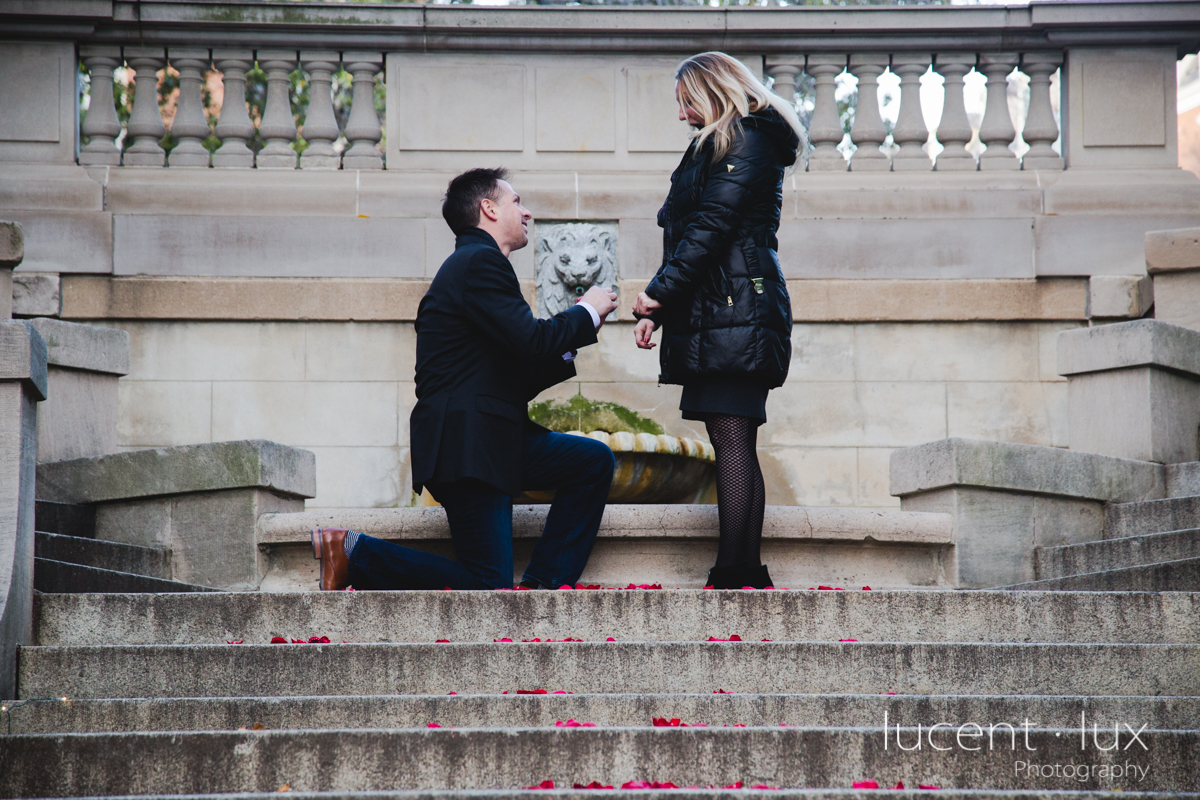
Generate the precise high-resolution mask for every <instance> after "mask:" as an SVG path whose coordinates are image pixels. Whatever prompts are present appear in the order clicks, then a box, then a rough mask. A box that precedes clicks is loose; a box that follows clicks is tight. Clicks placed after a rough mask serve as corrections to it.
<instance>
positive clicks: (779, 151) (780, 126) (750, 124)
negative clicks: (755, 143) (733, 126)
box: [741, 106, 800, 167]
mask: <svg viewBox="0 0 1200 800" xmlns="http://www.w3.org/2000/svg"><path fill="white" fill-rule="evenodd" d="M741 124H742V126H743V127H747V128H754V129H755V130H757V131H759V132H761V133H764V134H766V135H767V136H768V137H770V139H771V143H772V144H773V145H774V151H775V154H776V155H777V156H778V158H779V161H780V163H781V164H783V165H784V166H786V167H790V166H791V165H792V164H795V163H796V158H797V155H796V153H797V151H798V150H799V148H800V137H799V136H797V135H796V131H795V130H793V129H792V126H791V125H789V124H788V121H787V120H785V119H784V118H783V115H782V114H780V113H779V112H778V111H776V110H775V109H774V108H772V107H771V106H767V107H766V108H764V109H762V110H761V111H755V112H754V113H753V114H748V115H747V116H744V117H742V119H741Z"/></svg>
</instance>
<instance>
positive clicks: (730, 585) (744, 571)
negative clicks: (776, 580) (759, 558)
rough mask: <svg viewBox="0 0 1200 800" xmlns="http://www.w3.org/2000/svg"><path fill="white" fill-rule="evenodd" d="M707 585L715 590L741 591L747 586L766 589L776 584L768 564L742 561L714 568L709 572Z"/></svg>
mask: <svg viewBox="0 0 1200 800" xmlns="http://www.w3.org/2000/svg"><path fill="white" fill-rule="evenodd" d="M705 585H706V586H711V587H713V588H714V589H741V588H743V587H745V586H753V587H754V588H755V589H765V588H767V587H768V586H773V585H774V584H772V583H771V576H770V574H769V573H768V572H767V565H766V564H757V563H755V562H753V561H742V562H741V563H738V564H730V565H729V566H728V567H713V568H712V569H710V570H709V571H708V583H706V584H705Z"/></svg>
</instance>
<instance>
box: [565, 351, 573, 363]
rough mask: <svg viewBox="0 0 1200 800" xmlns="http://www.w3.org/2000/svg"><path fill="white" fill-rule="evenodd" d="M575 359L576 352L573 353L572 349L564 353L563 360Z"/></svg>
mask: <svg viewBox="0 0 1200 800" xmlns="http://www.w3.org/2000/svg"><path fill="white" fill-rule="evenodd" d="M574 360H575V354H574V353H572V352H571V351H570V350H568V351H567V352H565V353H563V361H574Z"/></svg>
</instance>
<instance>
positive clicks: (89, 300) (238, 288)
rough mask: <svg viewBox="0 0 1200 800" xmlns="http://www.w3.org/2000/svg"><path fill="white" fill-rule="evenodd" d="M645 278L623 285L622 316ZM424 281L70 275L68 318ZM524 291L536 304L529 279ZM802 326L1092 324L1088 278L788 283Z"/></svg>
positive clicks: (66, 281) (242, 305)
mask: <svg viewBox="0 0 1200 800" xmlns="http://www.w3.org/2000/svg"><path fill="white" fill-rule="evenodd" d="M648 282H649V280H648V279H636V280H622V281H621V282H620V295H621V296H620V304H621V306H620V310H619V318H620V319H621V320H623V321H630V320H632V319H633V316H632V314H631V313H630V307H631V306H632V304H633V298H635V297H636V296H637V293H638V292H639V291H641V290H642V289H643V288H645V286H646V284H647V283H648ZM428 287H429V281H428V280H426V279H423V278H413V279H408V278H396V279H391V278H224V277H148V276H138V277H115V278H114V277H111V276H108V275H64V276H63V277H62V286H61V292H62V316H63V318H64V319H75V320H92V319H178V320H235V321H241V320H246V321H274V320H279V321H293V320H296V321H299V320H315V321H346V320H361V321H364V322H408V321H412V320H414V319H416V315H417V306H418V305H419V303H420V302H421V298H422V297H423V296H424V295H425V291H426V289H428ZM521 288H522V291H523V292H524V293H525V297H526V299H527V300H528V301H529V303H530V305H531V306H535V305H536V302H535V288H534V282H533V281H531V280H523V281H521ZM788 291H789V292H790V294H791V296H792V306H793V316H794V318H795V320H796V321H797V322H968V321H986V320H994V321H1021V320H1029V321H1055V320H1079V321H1082V320H1086V319H1087V318H1088V313H1087V309H1088V280H1087V279H1086V278H1038V279H1029V280H1025V279H1020V280H957V279H954V280H951V279H946V280H841V279H830V280H824V279H804V280H790V281H788Z"/></svg>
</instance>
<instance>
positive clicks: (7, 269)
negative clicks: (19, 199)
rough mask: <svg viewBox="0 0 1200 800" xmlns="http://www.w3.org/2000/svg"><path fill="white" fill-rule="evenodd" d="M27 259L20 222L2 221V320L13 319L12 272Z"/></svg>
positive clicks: (0, 222) (0, 290) (0, 238)
mask: <svg viewBox="0 0 1200 800" xmlns="http://www.w3.org/2000/svg"><path fill="white" fill-rule="evenodd" d="M24 258H25V230H24V229H23V228H22V227H21V223H19V222H7V221H0V320H2V319H12V300H13V287H12V271H13V267H15V266H17V265H18V264H20V263H21V261H22V260H23V259H24Z"/></svg>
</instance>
